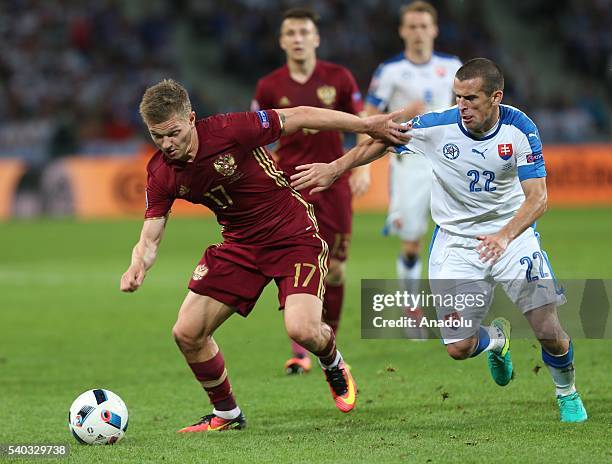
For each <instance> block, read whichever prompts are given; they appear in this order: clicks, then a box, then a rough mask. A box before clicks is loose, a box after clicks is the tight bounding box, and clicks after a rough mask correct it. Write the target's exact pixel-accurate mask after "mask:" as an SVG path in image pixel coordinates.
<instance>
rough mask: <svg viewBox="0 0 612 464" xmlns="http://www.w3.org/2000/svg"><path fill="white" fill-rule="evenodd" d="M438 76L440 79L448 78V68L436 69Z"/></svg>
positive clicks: (440, 67) (439, 67)
mask: <svg viewBox="0 0 612 464" xmlns="http://www.w3.org/2000/svg"><path fill="white" fill-rule="evenodd" d="M436 76H438V77H444V76H446V68H445V67H444V66H438V67H437V68H436Z"/></svg>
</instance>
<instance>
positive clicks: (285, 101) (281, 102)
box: [278, 96, 291, 106]
mask: <svg viewBox="0 0 612 464" xmlns="http://www.w3.org/2000/svg"><path fill="white" fill-rule="evenodd" d="M289 105H291V102H290V101H289V98H288V97H285V96H282V97H281V99H280V100H279V101H278V106H289Z"/></svg>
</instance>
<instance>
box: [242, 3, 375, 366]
mask: <svg viewBox="0 0 612 464" xmlns="http://www.w3.org/2000/svg"><path fill="white" fill-rule="evenodd" d="M317 19H318V18H317V15H316V14H315V13H314V12H313V11H312V10H310V9H306V8H292V9H290V10H287V11H286V12H285V14H284V15H283V21H282V23H281V29H280V47H281V48H282V49H283V50H284V51H285V54H286V56H287V64H286V65H285V66H283V67H281V68H279V69H277V70H275V71H273V72H272V73H270V74H268V75H267V76H265V77H263V78H262V79H260V80H259V82H258V83H257V88H256V91H255V98H254V100H253V103H252V106H251V110H253V111H256V110H260V109H271V108H283V107H285V108H290V107H296V106H301V105H308V106H318V107H321V108H331V109H335V110H341V111H345V112H347V113H352V114H359V113H360V112H362V110H363V102H362V99H361V93H360V92H359V89H358V87H357V84H356V82H355V79H354V78H353V75H352V74H351V73H350V71H349V70H348V69H346V68H344V67H343V66H339V65H336V64H333V63H329V62H326V61H322V60H318V59H317V57H316V49H317V47H318V46H319V41H320V38H319V34H318V31H317V26H316V22H317ZM276 154H277V156H275V159H276V161H277V162H278V164H279V165H280V167H281V169H282V170H283V171H284V172H285V173H287V174H288V175H290V176H291V175H293V174H294V173H295V166H298V165H300V164H305V163H306V164H307V163H314V162H327V163H329V162H332V161H334V160H335V159H337V158H339V157H341V156H342V155H343V154H344V150H343V146H342V134H341V133H340V132H329V131H327V132H319V131H316V130H310V129H303V130H301V131H298V132H295V133H293V134H288V135H284V136H283V137H281V138H280V141H279V146H278V148H277V150H276ZM349 183H350V184H351V185H349ZM369 183H370V177H369V167H367V166H364V167H360V168H357V169H356V170H355V171H353V173H352V174H351V173H346V174H345V175H343V176H342V178H341V179H338V181H337V182H336V183H335V184H333V186H332V187H331V188H330V189H329V190H326V191H325V192H321V193H317V194H314V195H310V194H308V193H306V194H304V193H303V196H304V197H305V198H306V200H308V202H310V203H311V204H312V205H313V206H314V212H315V216H316V218H317V222H318V223H319V230H320V234H321V237H322V238H323V240H325V242H326V243H327V245H328V247H329V272H328V274H327V277H326V279H325V284H326V290H325V299H324V300H323V320H324V321H325V322H326V323H327V324H329V326H330V327H331V328H332V330H333V331H334V333H336V331H337V329H338V324H339V321H340V313H341V310H342V301H343V299H344V275H345V261H346V259H347V254H348V248H349V243H350V238H351V222H352V215H353V210H352V204H351V200H352V194H351V190H352V193H353V194H356V195H359V194H362V193H364V192H365V191H367V189H368V187H369ZM291 350H292V357H291V358H290V359H289V360H288V361H287V362H286V363H285V369H286V371H287V373H288V374H295V373H301V372H308V371H309V370H310V369H311V361H310V357H309V356H308V351H307V350H306V349H305V348H304V347H302V346H300V345H299V344H297V343H296V342H295V341H292V343H291Z"/></svg>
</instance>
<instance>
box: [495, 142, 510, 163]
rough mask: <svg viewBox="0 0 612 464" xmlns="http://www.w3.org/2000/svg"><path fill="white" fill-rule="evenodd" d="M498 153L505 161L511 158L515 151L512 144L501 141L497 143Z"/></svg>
mask: <svg viewBox="0 0 612 464" xmlns="http://www.w3.org/2000/svg"><path fill="white" fill-rule="evenodd" d="M497 153H498V154H499V157H500V158H501V159H503V160H504V161H506V160H509V159H510V157H511V156H512V155H513V154H514V151H513V150H512V144H511V143H500V144H499V145H497Z"/></svg>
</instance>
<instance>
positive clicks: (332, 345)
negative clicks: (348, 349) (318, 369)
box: [312, 331, 338, 366]
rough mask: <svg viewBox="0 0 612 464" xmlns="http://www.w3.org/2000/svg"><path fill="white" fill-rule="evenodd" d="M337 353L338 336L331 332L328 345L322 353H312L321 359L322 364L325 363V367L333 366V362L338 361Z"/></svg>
mask: <svg viewBox="0 0 612 464" xmlns="http://www.w3.org/2000/svg"><path fill="white" fill-rule="evenodd" d="M337 353H338V351H337V350H336V336H335V335H334V332H333V331H332V332H330V337H329V341H328V342H327V345H325V347H324V348H323V349H322V350H321V351H316V352H315V351H313V352H312V354H314V355H315V356H316V357H317V358H319V360H320V361H321V363H323V364H324V365H325V366H329V365H331V364H333V362H334V361H335V360H336V354H337Z"/></svg>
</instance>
